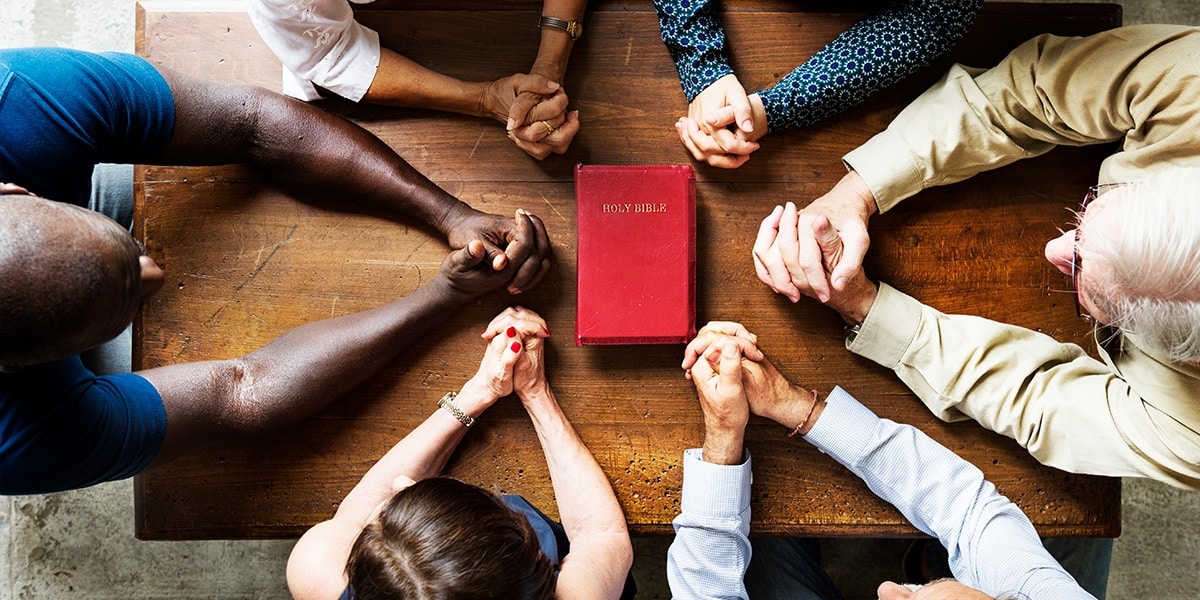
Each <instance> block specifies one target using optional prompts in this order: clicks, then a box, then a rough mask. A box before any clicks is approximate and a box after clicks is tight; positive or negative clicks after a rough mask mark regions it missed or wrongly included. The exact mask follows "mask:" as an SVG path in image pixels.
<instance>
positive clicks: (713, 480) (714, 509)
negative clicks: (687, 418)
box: [680, 448, 753, 517]
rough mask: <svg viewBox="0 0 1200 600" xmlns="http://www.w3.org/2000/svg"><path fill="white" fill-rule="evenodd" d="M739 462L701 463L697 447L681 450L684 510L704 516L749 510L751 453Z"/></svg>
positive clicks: (719, 515)
mask: <svg viewBox="0 0 1200 600" xmlns="http://www.w3.org/2000/svg"><path fill="white" fill-rule="evenodd" d="M744 456H745V461H744V462H742V464H740V465H718V464H713V463H709V462H704V460H703V459H701V449H700V448H690V449H688V450H684V451H683V494H682V495H683V497H682V499H681V500H680V507H681V508H682V510H683V512H685V513H688V514H693V515H699V516H706V517H731V516H736V515H740V514H742V513H744V512H746V511H748V510H750V484H751V483H752V480H753V476H752V474H751V469H750V452H749V451H745V453H744Z"/></svg>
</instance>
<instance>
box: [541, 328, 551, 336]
mask: <svg viewBox="0 0 1200 600" xmlns="http://www.w3.org/2000/svg"><path fill="white" fill-rule="evenodd" d="M542 331H545V332H546V337H550V328H549V327H543V328H542Z"/></svg>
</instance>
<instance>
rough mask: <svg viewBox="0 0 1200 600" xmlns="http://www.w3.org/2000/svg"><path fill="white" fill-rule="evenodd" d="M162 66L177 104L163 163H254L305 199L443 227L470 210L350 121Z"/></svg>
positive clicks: (255, 90)
mask: <svg viewBox="0 0 1200 600" xmlns="http://www.w3.org/2000/svg"><path fill="white" fill-rule="evenodd" d="M161 72H162V74H163V77H165V78H166V80H167V82H168V84H169V85H170V87H171V93H172V94H173V95H174V97H175V107H176V109H175V131H174V133H173V134H172V136H171V143H170V145H169V146H168V148H167V150H166V152H164V153H163V155H162V156H160V157H158V158H157V159H156V160H155V161H154V162H156V163H158V164H172V165H215V164H230V163H237V162H244V163H249V164H251V165H253V166H255V167H257V168H258V169H259V170H260V171H261V172H263V173H265V174H266V175H268V176H270V177H271V178H272V179H274V180H275V181H276V182H277V183H278V184H279V185H281V186H283V187H284V188H286V189H287V190H288V191H289V192H292V193H294V194H295V195H296V196H297V197H298V198H300V199H302V200H304V201H306V202H310V203H313V204H318V205H321V206H326V207H329V208H332V209H336V210H350V211H357V212H369V213H374V214H379V215H381V216H386V217H389V218H393V219H401V218H403V219H405V220H410V219H411V220H416V221H419V222H422V223H425V224H427V225H429V226H430V227H433V228H435V229H437V230H438V231H440V232H442V233H443V234H445V233H446V229H445V222H446V221H447V219H448V217H449V216H451V215H454V214H461V213H463V211H470V210H471V209H470V207H469V206H467V205H466V204H463V203H462V202H459V201H458V200H457V199H455V198H454V197H453V196H451V195H450V194H447V193H446V192H445V191H443V190H442V189H441V188H439V187H437V185H435V184H434V183H433V182H432V181H430V180H429V179H427V178H426V177H425V176H424V175H421V174H420V173H419V172H417V171H416V170H415V169H413V168H412V166H410V165H409V164H408V163H407V162H405V161H404V159H403V158H401V157H400V156H399V155H397V154H396V153H395V152H394V151H393V150H392V149H391V148H389V147H388V146H387V144H384V143H383V142H382V141H380V140H379V138H377V137H375V136H374V135H371V133H369V132H368V131H366V130H365V129H363V128H361V127H359V126H357V125H355V124H353V123H351V122H350V121H347V120H345V119H342V118H340V117H337V116H335V115H333V114H330V113H329V112H327V111H324V110H321V109H319V108H316V107H314V106H310V105H308V104H305V103H303V102H300V101H297V100H293V99H290V98H287V97H284V96H281V95H279V94H274V93H271V92H268V91H266V90H263V89H261V88H256V87H251V86H246V85H231V84H222V83H214V82H211V81H206V80H201V79H198V78H193V77H188V76H185V75H181V74H179V73H176V72H174V71H171V70H169V69H162V70H161Z"/></svg>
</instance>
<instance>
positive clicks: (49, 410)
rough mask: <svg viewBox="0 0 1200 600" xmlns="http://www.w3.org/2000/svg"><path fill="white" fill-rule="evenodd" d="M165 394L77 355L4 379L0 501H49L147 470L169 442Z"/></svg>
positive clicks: (0, 406) (0, 391)
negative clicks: (92, 366)
mask: <svg viewBox="0 0 1200 600" xmlns="http://www.w3.org/2000/svg"><path fill="white" fill-rule="evenodd" d="M166 431H167V414H166V408H165V407H164V406H163V402H162V397H161V396H160V395H159V393H158V390H156V389H155V388H154V386H153V385H151V383H150V382H149V381H147V380H146V379H145V378H143V377H141V376H139V375H136V374H133V373H125V374H120V375H107V376H102V377H98V376H96V375H94V374H93V373H92V372H91V371H89V370H87V368H85V367H84V366H83V363H82V362H80V360H79V357H78V356H72V357H70V358H65V359H62V360H58V361H54V362H50V363H46V364H42V365H36V366H33V367H28V368H26V369H23V370H21V371H19V372H17V373H6V374H0V494H43V493H49V492H57V491H63V490H70V489H78V488H82V487H87V486H90V485H95V484H97V483H103V482H106V481H116V480H119V479H125V478H127V477H131V476H133V475H136V474H137V473H139V472H140V471H142V470H143V469H145V468H146V467H147V466H149V464H150V463H151V461H153V460H154V457H155V456H157V455H158V451H159V450H160V449H161V448H162V443H163V440H164V439H165V438H166Z"/></svg>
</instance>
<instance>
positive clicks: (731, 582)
mask: <svg viewBox="0 0 1200 600" xmlns="http://www.w3.org/2000/svg"><path fill="white" fill-rule="evenodd" d="M750 468H751V467H750V456H749V454H748V453H747V454H746V460H745V461H744V462H743V463H742V464H740V465H716V464H712V463H706V462H704V461H703V460H702V459H701V450H700V449H699V448H692V449H689V450H687V451H685V452H684V455H683V495H682V499H681V501H680V508H681V510H680V514H679V516H677V517H675V520H674V521H673V522H672V524H673V525H674V527H675V540H674V541H673V542H671V547H670V549H668V550H667V583H668V584H670V587H671V595H672V596H673V597H674V598H676V599H677V600H692V599H696V600H701V599H704V600H708V599H714V600H715V599H732V598H738V599H745V598H747V597H748V596H747V594H746V585H745V583H743V581H742V579H743V577H744V576H745V574H746V568H747V567H748V566H749V565H750V538H749V534H750V483H751V470H750Z"/></svg>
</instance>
